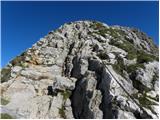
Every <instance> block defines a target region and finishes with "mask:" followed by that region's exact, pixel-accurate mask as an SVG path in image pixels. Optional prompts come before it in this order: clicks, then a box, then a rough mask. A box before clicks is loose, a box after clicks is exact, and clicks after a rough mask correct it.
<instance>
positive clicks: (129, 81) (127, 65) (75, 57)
mask: <svg viewBox="0 0 160 120" xmlns="http://www.w3.org/2000/svg"><path fill="white" fill-rule="evenodd" d="M158 64H159V60H158V48H157V47H156V46H155V45H154V43H153V41H152V40H151V38H150V37H148V36H147V35H146V34H145V33H143V32H141V31H139V30H137V29H133V28H127V27H121V26H108V25H106V24H103V23H99V22H96V21H77V22H73V23H68V24H65V25H63V26H61V27H60V28H59V29H57V30H55V31H51V32H49V34H48V35H47V36H45V37H44V38H41V39H40V41H38V42H37V43H35V44H34V45H33V46H32V47H31V48H29V49H28V50H26V51H25V52H24V53H22V54H21V55H19V56H17V57H16V58H15V59H13V60H12V61H11V62H10V63H9V64H8V65H7V66H6V67H5V68H3V69H2V70H1V82H2V84H1V87H0V89H1V113H7V114H9V115H11V116H12V117H13V118H33V119H34V118H41V119H47V118H48V119H50V118H53V119H56V118H67V119H73V118H84V119H85V118H88V119H89V118H90V119H102V118H106V119H108V118H110V119H111V118H115V119H118V118H119V119H130V118H133V119H134V118H157V119H158V117H159V113H158V106H159V103H158V101H159V86H158V85H159V68H158Z"/></svg>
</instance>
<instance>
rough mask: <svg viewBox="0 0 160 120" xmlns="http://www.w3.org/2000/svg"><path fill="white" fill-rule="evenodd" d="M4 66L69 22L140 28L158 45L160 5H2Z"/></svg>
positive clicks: (80, 3)
mask: <svg viewBox="0 0 160 120" xmlns="http://www.w3.org/2000/svg"><path fill="white" fill-rule="evenodd" d="M1 5H2V6H1V22H2V23H1V40H2V46H1V47H2V48H1V50H2V55H1V62H2V63H1V64H2V67H3V66H5V65H6V64H7V63H8V62H9V61H10V60H11V59H13V58H14V57H15V56H17V55H19V54H20V53H22V52H23V51H25V50H26V49H27V48H29V47H31V46H32V44H34V43H35V42H36V41H38V40H39V39H40V38H42V37H44V36H45V35H46V34H47V33H48V32H49V31H51V30H54V29H56V28H58V27H59V26H60V25H63V24H64V23H66V22H71V21H77V20H97V21H101V22H104V23H106V24H108V25H122V26H129V27H136V28H139V29H140V30H142V31H144V32H145V33H147V34H148V35H149V36H151V37H152V38H153V39H154V42H155V43H156V44H158V41H159V40H158V39H159V37H158V33H159V31H158V27H159V25H158V2H155V1H154V2H148V1H147V2H109V1H108V2H33V1H31V2H2V3H1Z"/></svg>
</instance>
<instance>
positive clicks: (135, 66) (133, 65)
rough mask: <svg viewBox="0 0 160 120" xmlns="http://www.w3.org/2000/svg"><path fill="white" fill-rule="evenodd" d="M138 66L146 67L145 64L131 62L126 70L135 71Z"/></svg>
mask: <svg viewBox="0 0 160 120" xmlns="http://www.w3.org/2000/svg"><path fill="white" fill-rule="evenodd" d="M138 68H143V69H144V64H131V65H129V66H126V71H127V72H128V73H131V72H134V71H135V70H137V69H138Z"/></svg>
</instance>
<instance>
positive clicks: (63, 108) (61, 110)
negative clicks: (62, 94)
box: [59, 106, 66, 119]
mask: <svg viewBox="0 0 160 120" xmlns="http://www.w3.org/2000/svg"><path fill="white" fill-rule="evenodd" d="M59 114H60V116H61V118H64V119H65V118H66V115H65V107H64V106H62V107H61V108H59Z"/></svg>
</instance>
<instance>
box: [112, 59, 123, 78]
mask: <svg viewBox="0 0 160 120" xmlns="http://www.w3.org/2000/svg"><path fill="white" fill-rule="evenodd" d="M112 67H113V69H114V70H115V71H116V72H117V73H118V74H120V75H122V76H124V75H123V70H125V69H126V68H125V65H124V62H123V59H122V58H117V63H116V64H113V65H112Z"/></svg>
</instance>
